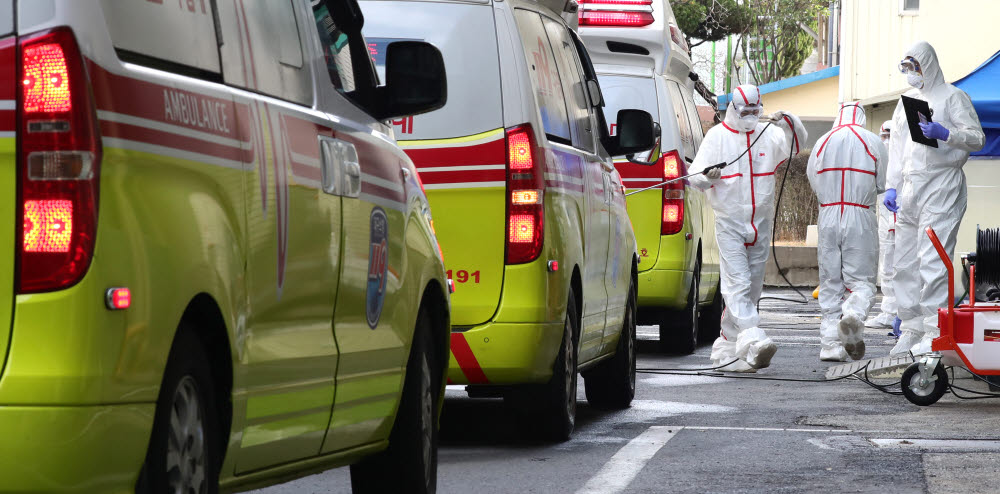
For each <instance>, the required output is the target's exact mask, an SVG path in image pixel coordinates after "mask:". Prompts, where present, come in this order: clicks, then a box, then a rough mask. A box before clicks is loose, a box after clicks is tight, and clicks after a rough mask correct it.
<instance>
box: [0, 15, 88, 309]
mask: <svg viewBox="0 0 1000 494" xmlns="http://www.w3.org/2000/svg"><path fill="white" fill-rule="evenodd" d="M18 60H19V63H18V67H17V71H18V79H17V80H18V81H19V86H20V89H19V93H18V101H17V112H18V132H17V137H18V149H19V151H18V175H17V180H18V192H17V194H18V201H17V202H18V210H17V214H18V218H19V220H20V223H21V225H22V229H21V230H20V231H19V233H20V235H19V236H18V239H17V266H18V275H17V280H18V281H17V288H18V293H32V292H45V291H53V290H59V289H63V288H67V287H69V286H72V285H74V284H76V283H77V282H78V281H80V279H81V278H83V275H84V274H85V273H86V272H87V269H88V268H89V267H90V262H91V259H92V258H93V254H94V240H95V236H96V232H97V200H98V182H99V176H100V175H99V171H100V162H101V144H100V140H99V136H98V132H97V121H96V113H95V110H94V103H93V98H92V93H91V88H90V83H89V81H88V79H87V75H86V71H85V68H84V59H83V56H82V55H81V53H80V49H79V47H78V45H77V42H76V38H75V37H74V36H73V32H72V31H71V30H70V29H69V28H65V27H60V28H55V29H52V30H48V31H43V32H40V33H35V34H31V35H27V36H24V37H22V38H21V39H20V40H19V44H18Z"/></svg>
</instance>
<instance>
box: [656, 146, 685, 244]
mask: <svg viewBox="0 0 1000 494" xmlns="http://www.w3.org/2000/svg"><path fill="white" fill-rule="evenodd" d="M660 162H661V164H662V165H663V180H670V179H674V178H677V177H680V176H683V175H685V174H686V170H685V167H684V162H683V161H681V155H680V154H679V153H678V152H677V151H670V152H668V153H665V154H664V155H663V156H661V157H660ZM660 221H661V223H660V234H661V235H674V234H676V233H678V232H680V231H681V229H682V228H684V182H683V181H680V182H674V183H672V184H666V185H664V186H663V215H662V216H661V220H660Z"/></svg>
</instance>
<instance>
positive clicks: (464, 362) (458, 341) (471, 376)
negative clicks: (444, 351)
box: [451, 333, 490, 384]
mask: <svg viewBox="0 0 1000 494" xmlns="http://www.w3.org/2000/svg"><path fill="white" fill-rule="evenodd" d="M451 354H452V355H454V356H455V360H456V361H457V362H458V367H459V368H460V369H462V373H463V374H465V379H466V380H468V381H469V384H488V383H489V382H490V380H489V379H487V378H486V373H485V372H483V368H482V367H480V366H479V361H478V360H476V355H475V354H474V353H472V348H470V347H469V342H468V341H466V340H465V335H464V334H462V333H452V334H451Z"/></svg>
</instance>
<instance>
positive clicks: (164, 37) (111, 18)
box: [0, 0, 221, 80]
mask: <svg viewBox="0 0 1000 494" xmlns="http://www.w3.org/2000/svg"><path fill="white" fill-rule="evenodd" d="M4 3H6V5H7V7H0V8H2V9H4V10H5V12H6V13H7V14H10V13H11V12H12V7H10V2H0V6H2V5H3V4H4ZM21 3H24V2H21ZM31 3H32V4H38V3H40V2H31ZM214 4H215V3H214V2H212V3H209V2H201V3H197V4H196V3H194V2H188V3H185V4H181V3H178V2H159V3H156V2H121V1H118V0H102V1H101V7H102V8H101V9H100V11H101V12H102V13H103V14H104V21H105V24H106V25H107V28H108V35H109V36H110V37H111V42H112V43H113V44H114V47H115V51H116V52H117V54H118V56H119V58H121V59H122V60H124V61H127V62H131V63H136V64H139V65H145V66H147V67H155V68H157V69H160V70H166V71H170V72H174V73H177V74H182V75H187V76H193V77H199V78H204V79H209V80H218V79H219V78H218V74H219V73H220V72H221V67H220V65H219V45H218V40H217V39H216V29H215V28H216V26H215V18H214V15H213V9H214V7H215V5H214ZM32 7H34V5H33V6H32ZM22 8H24V7H22ZM39 8H41V7H39ZM0 17H2V16H0ZM11 19H12V17H11Z"/></svg>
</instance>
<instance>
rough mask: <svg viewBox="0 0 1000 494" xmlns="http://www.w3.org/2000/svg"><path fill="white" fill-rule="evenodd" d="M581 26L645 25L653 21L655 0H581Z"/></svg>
mask: <svg viewBox="0 0 1000 494" xmlns="http://www.w3.org/2000/svg"><path fill="white" fill-rule="evenodd" d="M579 20H580V27H643V26H648V25H650V24H652V23H653V0H581V1H580V14H579Z"/></svg>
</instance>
